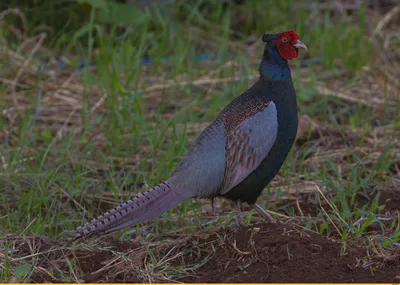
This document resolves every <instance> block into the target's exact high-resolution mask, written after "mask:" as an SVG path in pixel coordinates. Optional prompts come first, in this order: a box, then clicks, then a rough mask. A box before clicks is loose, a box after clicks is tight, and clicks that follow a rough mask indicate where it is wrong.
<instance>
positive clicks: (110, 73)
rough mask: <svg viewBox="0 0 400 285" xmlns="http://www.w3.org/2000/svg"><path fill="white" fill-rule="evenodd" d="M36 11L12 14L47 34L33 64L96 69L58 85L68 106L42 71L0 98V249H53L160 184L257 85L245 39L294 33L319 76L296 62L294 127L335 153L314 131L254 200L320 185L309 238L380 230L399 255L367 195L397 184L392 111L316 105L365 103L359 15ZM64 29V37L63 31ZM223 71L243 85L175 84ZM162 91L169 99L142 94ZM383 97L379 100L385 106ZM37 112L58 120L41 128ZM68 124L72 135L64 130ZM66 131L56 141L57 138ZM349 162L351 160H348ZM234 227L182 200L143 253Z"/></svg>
mask: <svg viewBox="0 0 400 285" xmlns="http://www.w3.org/2000/svg"><path fill="white" fill-rule="evenodd" d="M20 2H23V1H20ZM44 2H46V1H44ZM44 2H43V3H41V4H40V5H38V6H37V7H34V8H29V7H28V6H27V4H26V3H25V4H21V3H20V6H19V7H20V9H21V11H22V12H24V13H25V15H26V18H27V21H28V25H29V26H28V28H29V30H28V35H29V37H32V36H34V35H36V34H37V33H38V31H40V29H39V24H43V25H44V26H48V27H50V28H51V29H50V30H51V32H50V33H49V34H48V38H47V40H46V48H48V51H45V50H44V49H43V50H39V52H38V53H37V54H36V55H35V56H34V58H33V62H35V63H36V62H37V59H38V58H43V57H45V56H46V55H55V54H56V53H57V50H60V51H61V52H62V53H63V55H65V56H67V57H68V59H69V60H70V61H71V64H72V65H75V66H76V65H78V63H79V61H80V59H81V58H84V59H88V58H95V59H96V62H97V63H96V71H95V72H91V71H90V68H84V69H83V70H81V73H80V75H79V76H77V77H76V78H77V79H74V81H73V82H70V83H67V84H66V86H65V89H66V90H70V93H65V94H64V93H62V94H63V95H64V97H60V96H59V97H58V98H57V99H55V94H56V93H55V92H56V89H57V88H59V87H60V85H61V84H63V83H64V82H66V80H67V78H68V77H65V76H59V77H56V78H52V77H50V76H48V75H47V74H46V73H43V72H41V71H38V72H37V73H32V72H28V71H26V72H25V73H23V75H22V76H21V78H20V81H19V83H26V84H28V85H29V88H26V90H21V89H23V88H18V89H17V93H18V92H21V93H18V94H11V93H10V89H9V88H7V84H5V83H3V84H4V86H1V87H0V104H1V105H2V106H4V110H5V109H6V108H11V107H13V104H14V103H13V102H14V101H13V96H15V97H14V99H15V98H18V99H17V102H18V104H19V105H20V106H21V107H22V106H23V107H24V108H23V109H22V110H20V112H19V114H18V113H15V114H16V117H15V118H14V120H13V121H10V117H7V115H6V114H4V113H3V114H2V113H1V112H0V134H1V136H0V137H1V139H2V142H1V144H0V205H1V206H0V236H1V235H4V234H6V233H7V234H16V235H17V236H25V235H32V234H33V235H41V236H47V237H49V238H51V239H56V238H58V237H60V236H61V235H65V233H66V232H67V233H68V232H69V231H71V230H73V229H75V228H76V227H77V226H79V225H80V224H81V223H82V222H83V221H85V220H88V219H90V218H92V217H95V216H97V215H99V214H101V213H102V212H103V211H104V209H105V208H107V209H108V208H110V207H111V205H110V203H116V202H118V201H119V199H120V196H121V195H122V196H124V195H125V196H124V198H123V199H127V198H126V195H127V194H129V193H136V192H138V191H142V189H143V187H144V189H147V188H149V187H150V186H152V185H155V184H156V183H158V182H159V181H160V180H162V179H166V178H168V176H169V174H170V173H171V172H172V170H173V169H174V167H175V166H176V164H177V163H178V162H179V161H180V159H181V158H182V157H183V155H184V154H185V152H186V150H187V149H188V147H189V146H190V143H191V142H192V141H193V139H194V138H195V137H196V136H197V135H198V134H199V132H200V131H201V130H202V128H201V127H200V128H199V127H197V125H196V124H199V123H206V122H210V121H211V120H213V119H214V118H215V116H216V114H217V113H218V112H219V111H220V110H221V109H222V108H223V107H224V106H225V105H226V104H227V103H228V102H229V101H230V100H232V99H233V98H234V97H236V96H237V95H239V94H240V93H241V92H243V91H245V90H246V89H247V88H248V87H249V86H250V85H252V83H253V82H254V78H253V79H249V76H251V75H255V74H256V72H257V67H258V61H259V58H260V56H261V54H262V43H258V44H257V46H256V48H255V49H254V51H252V52H251V54H249V52H248V50H247V45H246V44H245V42H246V40H247V39H248V38H249V37H250V36H253V37H255V39H257V41H258V42H260V40H259V38H260V37H261V35H262V34H263V33H264V32H278V31H282V30H285V29H295V30H296V31H297V32H298V33H299V34H300V36H301V39H302V40H303V41H304V42H305V43H306V44H307V46H308V47H309V50H310V52H309V54H308V57H310V58H317V63H315V64H311V66H310V67H308V68H307V69H306V71H305V72H304V71H303V72H300V61H296V60H295V61H294V62H293V65H292V73H293V77H294V82H295V85H296V88H297V93H298V101H299V111H300V114H301V115H308V116H309V117H310V118H312V119H313V121H314V122H316V123H317V124H318V125H319V126H322V127H323V126H327V125H329V126H331V127H332V128H333V129H335V130H336V131H337V134H335V135H334V136H336V137H337V138H339V139H338V140H339V141H340V142H338V143H337V144H332V145H329V143H326V142H325V143H322V138H312V137H311V136H310V135H311V130H310V131H309V136H308V137H307V135H306V141H305V142H304V143H302V144H301V145H299V146H298V147H297V148H296V150H293V151H292V152H291V155H290V156H289V158H288V160H287V161H286V163H285V165H284V167H283V169H282V171H281V176H280V177H281V179H279V180H276V183H275V184H274V186H273V188H272V186H269V188H268V191H264V194H263V196H262V197H261V199H260V201H261V202H262V201H268V199H267V196H268V193H271V194H273V195H276V196H277V197H278V198H279V197H282V199H285V197H286V198H287V197H288V196H290V195H288V194H286V193H283V192H282V193H281V192H280V191H279V188H280V187H285V186H289V187H290V186H291V185H294V183H295V182H299V181H300V180H309V181H315V183H316V184H318V185H320V186H321V187H322V186H326V187H327V189H329V191H328V193H326V197H325V198H326V200H324V197H322V196H321V195H320V193H319V192H315V193H314V194H312V195H314V196H313V197H314V198H313V201H314V202H315V207H316V208H317V211H318V214H317V216H316V217H315V219H314V220H312V221H309V222H307V226H308V227H309V228H311V229H313V230H316V231H318V232H320V233H321V234H324V235H327V236H338V235H339V236H340V238H341V239H342V240H343V241H350V240H353V239H356V238H359V237H361V236H363V235H365V234H367V233H368V229H367V228H368V227H367V226H368V225H371V224H378V225H379V226H380V227H381V229H382V231H380V232H377V233H376V236H377V239H379V238H382V239H383V242H382V244H384V245H386V246H387V245H389V244H397V243H398V242H399V239H400V236H399V224H400V218H399V217H397V219H395V220H393V221H391V223H390V224H389V225H388V224H383V223H382V219H381V218H382V215H381V213H382V212H383V211H384V209H385V205H384V204H381V203H380V202H379V199H378V198H379V192H378V194H377V196H371V195H372V194H371V193H374V195H376V193H375V192H373V191H372V190H373V189H374V187H376V186H379V185H387V182H388V181H390V178H391V177H392V176H394V175H395V173H396V172H395V170H393V169H394V168H395V167H396V166H395V165H396V159H398V156H397V158H396V153H397V154H398V153H399V145H398V142H394V143H393V144H389V143H385V141H386V142H389V139H388V138H389V136H392V137H395V134H396V133H397V134H398V131H399V126H398V119H396V112H397V114H398V110H399V104H397V105H396V106H395V107H394V108H395V110H396V111H393V110H392V111H390V110H388V111H387V112H385V113H384V115H379V114H377V113H376V112H375V110H373V108H371V107H368V106H360V105H357V104H355V103H349V102H348V101H346V100H343V99H341V98H338V97H337V96H334V95H335V94H331V95H332V96H321V95H320V92H319V89H318V88H317V85H318V84H320V83H321V82H323V83H324V84H326V85H327V86H330V85H331V86H333V87H331V88H333V89H332V90H334V91H337V90H336V89H334V88H335V87H334V86H336V87H337V86H338V85H339V86H340V87H341V91H340V92H345V91H346V90H352V89H353V88H354V86H356V87H357V88H365V89H367V90H368V88H367V87H363V85H362V84H364V81H363V80H362V78H361V79H360V78H359V76H360V72H361V71H362V68H363V67H364V66H366V65H370V66H371V67H372V66H373V64H374V62H375V59H376V53H377V51H375V50H374V49H373V47H372V43H370V42H369V41H368V40H367V39H368V35H369V34H368V30H367V27H366V26H365V24H364V22H365V15H366V9H365V8H361V9H359V10H358V11H357V13H356V15H352V16H340V17H335V18H332V17H330V15H329V13H328V12H326V13H318V14H316V15H314V17H311V16H310V14H312V13H310V10H309V9H308V8H306V7H304V8H297V9H296V12H295V13H294V12H293V9H294V8H293V4H294V3H293V2H294V1H288V0H280V1H276V3H274V5H273V4H272V3H271V1H268V2H269V3H268V5H267V4H266V3H265V2H267V1H246V3H244V4H243V5H235V4H229V5H225V4H223V3H224V1H197V2H196V1H179V4H177V5H176V7H172V8H171V11H170V13H166V12H165V11H164V10H163V8H157V7H152V8H146V9H145V10H144V11H140V10H139V8H138V7H135V6H128V5H125V4H118V5H117V4H113V2H106V1H82V3H85V4H78V2H79V1H78V2H74V1H71V2H70V3H69V4H68V5H69V6H66V7H65V8H63V9H61V10H60V9H59V8H57V7H58V6H57V5H61V2H62V1H56V2H57V5H53V4H48V3H47V2H46V3H47V4H46V3H44ZM192 2H193V3H192ZM49 3H50V2H49ZM104 5H105V6H104ZM60 7H61V6H60ZM302 7H303V6H302ZM121 9H122V11H125V12H123V13H122V14H121V13H118V11H121ZM116 13H117V14H118V15H119V16H118V17H116V16H115V15H117V14H116ZM241 15H242V18H240V16H241ZM59 19H65V20H64V21H59ZM238 19H239V20H238ZM7 21H8V24H9V25H14V26H15V27H17V28H21V24H20V21H19V19H18V17H16V16H13V15H11V16H9V18H7ZM59 22H63V25H62V26H59ZM9 27H10V26H7V25H5V26H2V27H1V28H0V42H1V43H7V45H8V47H9V49H11V50H16V51H18V52H20V54H21V55H22V56H23V57H24V58H27V57H28V53H29V51H30V50H31V49H29V48H26V49H21V50H20V51H19V47H20V45H21V41H20V40H17V39H16V37H15V36H13V34H12V32H11V31H12V30H11V29H10V28H9ZM42 28H43V27H42ZM44 30H46V29H44ZM253 40H254V39H253ZM203 52H210V53H212V54H213V55H214V56H215V60H212V61H210V62H207V63H201V62H199V61H196V60H194V57H195V55H196V54H200V53H203ZM0 56H1V58H2V61H3V63H1V65H2V68H1V69H0V70H1V71H0V77H1V78H8V79H10V80H13V79H14V78H15V72H16V71H17V70H18V67H19V66H21V65H20V64H19V65H18V64H16V63H15V58H10V57H7V54H6V53H5V52H3V51H1V54H0ZM145 56H150V57H151V58H152V59H153V64H152V65H150V66H148V67H147V66H144V65H143V64H142V61H141V59H142V58H143V57H145ZM164 56H169V57H170V60H169V61H168V62H167V63H165V62H163V57H164ZM228 61H232V62H233V63H234V65H233V66H232V67H227V68H223V69H221V70H220V71H218V72H217V73H215V74H213V75H212V77H211V78H212V79H216V80H217V79H220V78H232V77H235V76H240V79H239V80H232V81H230V82H227V83H222V84H220V83H219V84H214V85H212V84H203V85H184V86H180V85H179V84H182V82H187V81H192V80H196V79H198V78H200V77H203V76H206V75H207V74H209V73H210V72H213V71H215V70H216V69H218V68H219V67H221V66H222V65H223V64H225V63H226V62H228ZM14 64H15V65H14ZM6 66H12V68H11V69H10V68H5V67H6ZM338 72H339V73H340V72H345V74H346V76H341V77H340V76H337V74H338ZM52 83H55V84H56V86H58V87H57V88H56V89H54V88H52V89H51V88H50V87H48V88H47V89H46V86H45V85H46V84H47V86H50V85H51V84H52ZM163 83H168V84H169V85H171V87H166V88H160V89H157V90H155V91H148V90H151V88H154V85H158V84H163ZM71 90H72V91H71ZM22 95H23V96H22ZM397 95H398V94H397ZM385 96H386V95H385ZM65 97H67V98H69V100H66V99H65ZM381 98H386V97H383V95H382V94H381ZM45 99H46V100H47V101H46V100H45ZM96 104H99V105H96ZM50 105H52V106H53V108H54V109H55V111H54V110H52V109H51V108H50V107H49V106H50ZM39 110H41V111H43V110H47V111H48V112H50V113H51V112H52V113H51V115H48V116H47V117H46V118H47V120H44V118H43V116H44V115H43V114H39ZM38 114H39V115H38ZM68 118H69V119H68ZM397 118H398V116H397ZM57 119H61V121H58V120H57ZM66 119H68V120H69V122H68V123H67V124H66V127H65V128H64V129H62V126H63V124H64V123H65V120H66ZM391 123H392V124H393V126H392V129H388V130H387V132H386V133H383V134H379V135H377V133H376V132H377V130H378V128H377V126H379V125H383V126H387V125H388V124H391ZM61 129H62V130H63V133H62V137H61V138H60V139H59V138H57V132H58V131H60V130H61ZM350 130H352V132H350ZM351 135H355V136H357V139H358V141H359V142H358V143H355V142H354V140H350V138H349V136H351ZM376 136H378V137H379V139H380V141H379V144H378V145H377V146H376V149H374V150H373V151H371V152H369V153H365V150H363V151H352V149H354V148H356V147H360V148H363V147H367V148H368V147H369V148H371V142H370V141H371V139H373V138H374V137H376ZM343 149H347V150H349V154H348V155H343V156H342V155H341V154H342V153H343ZM317 150H318V151H319V152H318V154H321V153H322V154H323V153H324V152H329V151H332V150H338V154H339V157H336V156H334V155H332V156H328V158H327V159H326V160H323V161H322V162H320V163H318V167H315V166H314V167H313V166H312V161H311V162H310V161H309V160H308V159H309V158H310V156H311V157H312V156H313V155H315V154H316V151H317ZM397 175H398V172H397ZM272 189H274V191H272ZM300 190H301V189H300ZM270 191H272V192H270ZM103 192H107V193H109V196H107V197H108V198H109V200H107V201H108V202H107V201H106V202H104V201H103V202H102V203H100V202H99V200H100V199H99V197H100V196H101V195H102V193H103ZM273 192H276V193H273ZM359 195H363V196H365V197H368V199H370V200H371V203H369V204H363V205H361V204H359V202H358V200H357V197H358V196H359ZM278 200H279V199H278ZM112 201H113V202H112ZM327 201H329V203H327ZM107 203H108V204H107ZM321 203H322V204H323V205H321ZM262 204H264V203H262ZM330 205H331V206H330ZM264 206H265V207H266V208H268V209H270V210H272V211H274V212H280V213H291V214H292V215H294V213H295V207H289V208H290V209H288V208H287V207H286V208H285V207H283V208H281V207H280V206H279V205H278V204H277V203H266V204H265V205H264ZM322 208H323V209H322ZM223 214H224V213H223ZM250 215H251V213H249V216H248V217H247V218H248V219H250ZM188 217H190V219H188ZM230 218H232V217H230V216H228V215H226V213H225V214H224V215H223V216H222V217H221V216H220V217H219V218H215V219H213V220H211V222H210V223H207V221H206V220H205V219H204V217H203V211H202V210H201V208H200V206H199V204H198V203H194V202H193V201H185V202H184V203H182V205H181V206H178V207H177V208H176V209H172V210H170V211H169V212H168V213H167V214H164V215H163V216H162V217H161V218H159V219H157V220H154V221H152V222H151V223H147V224H146V225H147V226H146V228H145V229H146V230H145V232H146V233H147V234H146V233H144V236H142V237H143V238H144V239H150V240H151V239H153V238H154V237H157V234H158V233H166V232H169V231H174V230H176V229H179V228H184V227H188V230H187V232H196V231H199V230H203V229H207V228H209V227H212V226H213V225H216V224H221V225H222V226H227V225H229V223H230ZM361 220H362V221H364V222H363V223H360V221H361ZM333 223H334V225H333ZM385 232H390V234H389V236H384V233H385ZM134 234H135V235H136V234H139V235H142V234H143V227H142V226H137V227H136V228H134V229H128V230H125V231H121V232H118V233H116V235H117V236H118V237H120V238H122V239H125V238H130V237H131V236H132V235H134ZM378 237H379V238H378ZM6 248H7V245H6ZM5 252H7V251H5ZM13 270H15V269H13ZM10 271H11V267H10V264H9V263H7V262H6V261H5V262H4V267H2V268H1V269H0V276H1V278H0V281H2V282H8V281H10V280H12V276H15V274H16V273H15V271H14V272H10ZM22 271H23V270H22ZM17 275H18V274H17ZM68 280H69V281H71V282H72V281H73V279H68Z"/></svg>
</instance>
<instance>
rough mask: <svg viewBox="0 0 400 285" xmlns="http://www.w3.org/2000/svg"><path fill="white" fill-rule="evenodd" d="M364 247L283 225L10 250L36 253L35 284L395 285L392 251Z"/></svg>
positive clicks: (398, 270) (37, 242)
mask: <svg viewBox="0 0 400 285" xmlns="http://www.w3.org/2000/svg"><path fill="white" fill-rule="evenodd" d="M389 193H393V197H389V196H388V195H389ZM389 193H386V192H385V193H383V195H381V199H385V200H386V201H387V204H389V206H390V205H392V206H394V207H397V205H398V202H399V200H398V199H399V196H398V193H397V192H396V191H393V192H389ZM360 201H361V200H360ZM392 203H394V204H392ZM389 208H391V207H389ZM391 210H392V209H391ZM393 210H394V209H393ZM395 211H397V208H396V210H395ZM366 240H367V239H365V238H361V239H359V240H355V241H354V242H353V243H352V244H346V245H344V244H343V243H342V242H340V241H338V240H335V239H329V238H326V237H325V236H323V235H319V234H317V233H316V232H313V231H311V230H307V229H305V228H304V227H302V226H300V225H299V224H297V222H296V221H290V220H289V221H288V222H286V223H284V222H281V221H280V222H278V223H277V224H271V223H258V224H253V225H250V226H248V227H241V228H236V227H233V228H229V229H223V230H222V229H221V230H218V231H214V230H211V231H204V232H201V233H198V234H192V235H189V236H185V235H176V236H169V237H167V238H164V239H163V241H160V242H156V243H148V242H147V243H146V242H144V241H139V240H138V239H135V240H128V241H117V240H115V239H114V238H112V237H103V238H100V239H98V240H93V239H92V240H85V241H83V242H82V243H80V244H74V245H72V246H70V247H68V248H67V249H66V248H65V247H64V246H65V244H64V243H56V242H53V241H48V240H44V239H43V238H32V240H29V239H26V238H25V239H23V240H21V243H19V244H15V247H16V249H17V251H16V252H18V253H19V255H20V256H26V255H29V254H32V248H36V250H35V251H36V252H42V254H41V255H40V257H39V258H37V259H36V261H35V263H36V266H35V271H34V272H33V275H32V277H31V279H30V280H29V281H30V282H34V283H35V282H38V283H39V282H40V283H42V282H64V281H65V282H70V281H72V282H73V281H79V282H90V283H93V282H96V283H97V282H168V281H169V282H171V281H180V282H186V283H193V282H198V283H206V282H218V283H219V282H230V283H232V282H233V283H240V282H251V283H259V282H274V283H281V282H358V283H359V282H367V283H379V282H385V283H392V282H399V278H400V276H399V275H400V252H399V251H398V248H397V249H396V248H395V247H393V248H392V247H386V248H380V250H376V251H375V252H372V251H371V247H368V246H367V245H368V243H367V242H366ZM61 247H64V248H61ZM57 248H59V249H57ZM376 248H379V246H378V247H376ZM46 251H51V252H48V253H46ZM36 257H37V256H36ZM28 260H29V259H26V260H25V262H27V261H28ZM66 260H68V262H66ZM30 261H31V262H32V260H30ZM32 263H33V262H32ZM68 263H69V264H70V265H71V264H72V265H73V268H74V270H75V272H74V274H75V275H76V277H77V280H65V279H63V277H62V276H70V275H71V274H70V272H71V271H70V270H71V266H70V265H68ZM54 268H58V269H57V270H54ZM60 270H61V271H60ZM49 272H51V274H49ZM63 272H64V273H63Z"/></svg>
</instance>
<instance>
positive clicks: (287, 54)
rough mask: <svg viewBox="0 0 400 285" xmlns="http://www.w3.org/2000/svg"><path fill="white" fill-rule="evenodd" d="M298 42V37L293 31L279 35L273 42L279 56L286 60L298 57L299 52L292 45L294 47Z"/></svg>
mask: <svg viewBox="0 0 400 285" xmlns="http://www.w3.org/2000/svg"><path fill="white" fill-rule="evenodd" d="M298 40H299V36H298V35H297V34H296V32H295V31H293V30H290V31H287V32H284V33H282V34H280V35H279V37H278V39H276V41H275V43H276V44H277V46H278V52H279V54H280V56H281V57H282V58H284V59H286V60H291V59H294V58H296V57H297V56H298V55H299V50H298V48H296V47H295V46H294V45H296V43H297V42H298Z"/></svg>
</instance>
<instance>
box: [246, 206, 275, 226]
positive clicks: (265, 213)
mask: <svg viewBox="0 0 400 285" xmlns="http://www.w3.org/2000/svg"><path fill="white" fill-rule="evenodd" d="M250 206H251V207H252V208H253V209H254V210H256V211H257V212H258V213H259V214H260V215H261V216H262V217H263V218H264V219H266V220H267V221H270V222H271V223H276V220H275V219H274V218H273V217H271V215H270V214H268V213H267V212H265V211H264V209H263V208H261V207H260V206H259V205H258V204H257V203H254V204H251V205H250Z"/></svg>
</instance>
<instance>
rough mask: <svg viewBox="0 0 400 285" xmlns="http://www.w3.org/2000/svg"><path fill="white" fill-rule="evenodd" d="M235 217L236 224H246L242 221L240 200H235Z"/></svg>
mask: <svg viewBox="0 0 400 285" xmlns="http://www.w3.org/2000/svg"><path fill="white" fill-rule="evenodd" d="M236 218H237V222H238V224H240V225H242V226H246V222H245V221H244V219H243V217H242V210H241V209H240V201H239V200H238V201H237V202H236Z"/></svg>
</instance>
